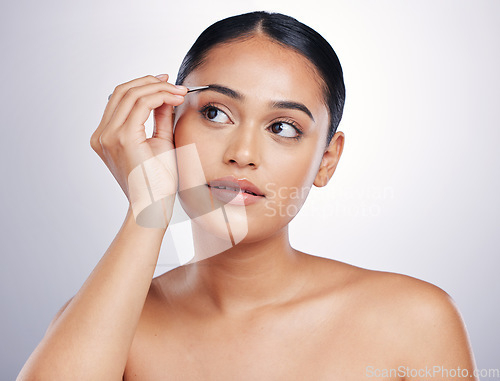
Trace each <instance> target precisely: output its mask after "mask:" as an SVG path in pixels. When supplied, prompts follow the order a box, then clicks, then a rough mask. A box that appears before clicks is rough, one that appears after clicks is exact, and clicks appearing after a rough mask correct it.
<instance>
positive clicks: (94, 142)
mask: <svg viewBox="0 0 500 381" xmlns="http://www.w3.org/2000/svg"><path fill="white" fill-rule="evenodd" d="M159 77H160V78H161V79H160V78H157V77H154V76H152V75H147V76H145V77H141V78H136V79H133V80H131V81H128V82H125V83H122V84H120V85H118V86H116V87H115V90H114V91H113V93H112V94H111V98H110V100H109V101H108V104H107V105H106V108H105V109H104V114H103V116H102V118H101V122H100V123H99V126H98V127H97V129H96V130H95V131H94V133H93V134H92V136H91V138H90V144H91V146H92V148H94V150H96V152H97V153H98V154H99V151H100V149H99V146H100V143H99V142H100V137H101V135H102V133H103V131H104V129H105V128H106V127H107V126H108V124H109V122H110V120H111V118H112V116H113V114H114V113H115V111H116V108H117V106H118V104H119V103H120V100H121V99H122V98H123V96H124V95H125V94H126V93H127V91H128V90H129V89H131V88H133V87H137V86H144V85H146V84H152V83H161V82H162V79H163V80H164V81H167V79H168V74H164V75H163V76H159Z"/></svg>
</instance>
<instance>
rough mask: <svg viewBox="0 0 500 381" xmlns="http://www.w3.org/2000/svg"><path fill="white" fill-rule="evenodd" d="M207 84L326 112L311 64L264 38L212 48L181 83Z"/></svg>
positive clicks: (319, 83)
mask: <svg viewBox="0 0 500 381" xmlns="http://www.w3.org/2000/svg"><path fill="white" fill-rule="evenodd" d="M207 83H221V84H224V85H227V86H229V87H231V88H234V89H235V90H238V91H240V92H242V93H243V94H245V95H248V96H249V97H256V98H259V99H262V100H264V99H268V98H272V99H280V98H284V99H293V100H295V101H299V102H303V103H305V104H306V105H308V107H311V108H312V109H314V110H315V111H316V112H317V113H321V112H322V108H325V109H326V106H325V105H324V96H323V81H322V79H321V76H320V75H319V74H318V72H317V70H316V68H315V67H314V65H313V64H312V63H311V62H310V61H309V60H308V59H307V58H306V57H304V56H303V55H301V54H299V53H298V52H296V51H295V50H293V49H291V48H288V47H284V46H282V45H280V44H278V43H277V42H275V41H273V40H271V39H270V38H268V37H265V36H260V35H258V36H254V37H252V38H249V39H245V40H238V41H234V42H230V43H225V44H220V45H217V46H215V47H214V48H212V49H211V50H210V51H209V53H208V54H207V56H206V58H205V60H204V61H203V62H202V64H201V65H200V66H199V67H198V68H196V69H195V70H193V72H191V73H190V74H189V75H188V76H187V78H186V80H185V81H184V85H188V86H189V85H203V84H207ZM313 113H314V111H313Z"/></svg>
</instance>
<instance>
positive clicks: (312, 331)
mask: <svg viewBox="0 0 500 381" xmlns="http://www.w3.org/2000/svg"><path fill="white" fill-rule="evenodd" d="M166 80H167V79H166V78H160V79H158V78H155V77H151V76H147V77H144V78H139V79H136V80H133V81H130V82H128V83H125V84H123V85H120V86H118V87H117V89H116V90H115V92H114V94H113V96H112V97H111V100H110V102H109V104H108V106H107V107H106V110H105V113H104V116H103V121H102V122H101V124H100V125H99V127H98V129H97V130H96V131H95V133H94V134H93V136H92V140H91V145H92V147H93V148H94V150H95V151H96V152H97V153H98V154H99V155H100V156H101V158H102V159H103V161H104V162H105V163H106V165H107V166H108V167H109V168H110V170H111V172H112V173H113V175H114V176H115V178H116V179H117V181H118V182H119V184H120V185H121V186H122V189H123V190H124V192H125V194H127V183H126V174H127V173H129V172H130V170H131V169H132V168H133V166H134V165H136V163H137V160H140V159H144V158H145V157H148V155H151V154H155V153H159V152H163V151H165V150H168V149H173V148H174V147H182V146H184V145H187V144H191V143H195V144H196V147H197V150H198V154H199V157H200V161H201V163H202V165H203V170H204V173H205V175H206V178H207V181H209V180H212V179H215V178H218V177H221V176H225V175H229V174H232V175H234V176H235V177H237V178H240V177H246V178H248V179H249V180H250V181H252V182H253V183H254V184H255V185H257V186H258V187H259V188H260V189H261V190H265V196H266V197H265V199H264V200H263V201H262V202H259V203H255V204H253V205H249V206H247V207H246V215H247V218H248V228H249V231H248V235H247V236H246V237H245V239H244V240H243V241H241V242H240V243H239V244H237V245H236V246H233V247H232V248H231V249H229V250H227V251H225V252H223V253H220V254H218V255H215V256H212V257H210V258H207V259H204V260H201V261H198V262H195V263H190V264H187V265H185V266H181V267H178V268H176V269H174V270H172V271H169V272H167V273H165V274H163V275H161V276H159V277H156V278H154V279H152V277H153V274H154V269H155V264H156V261H157V259H158V253H159V248H160V245H161V241H162V238H163V235H164V233H165V230H166V229H160V228H159V229H153V228H149V229H148V228H143V227H141V226H138V225H137V224H136V223H135V221H134V218H133V215H132V213H131V208H129V210H128V212H127V215H126V217H125V221H124V224H123V226H122V228H121V229H120V231H119V232H118V234H117V236H116V238H115V240H114V241H113V243H112V244H111V246H110V248H109V249H108V251H107V252H106V253H105V254H104V256H103V258H102V260H101V261H100V262H99V264H98V265H97V266H96V268H95V269H94V271H93V272H92V274H91V275H90V276H89V278H88V279H87V281H86V282H85V284H84V285H83V286H82V288H81V289H80V290H79V292H78V293H77V294H76V295H75V296H74V297H73V298H72V299H71V300H70V301H69V302H68V303H67V304H66V305H65V306H63V308H62V309H61V310H60V311H59V313H58V314H57V315H56V317H55V318H54V320H53V321H52V323H51V325H50V326H49V328H48V330H47V332H46V335H45V337H44V338H43V340H42V341H41V343H40V344H39V346H38V347H37V348H36V350H35V351H34V352H33V354H32V355H31V356H30V358H29V359H28V361H27V363H26V364H25V366H24V368H23V370H22V371H21V373H20V375H19V378H18V379H26V380H31V379H37V380H45V379H47V380H49V379H50V380H59V379H61V380H65V379H73V380H113V379H116V380H119V379H122V377H123V379H125V380H256V379H261V380H362V379H369V380H419V379H423V378H425V377H422V373H421V372H423V371H424V370H425V369H429V368H431V369H432V370H433V371H436V372H437V370H438V368H435V367H438V366H439V367H441V372H440V373H439V374H437V373H434V374H433V377H432V379H433V380H446V379H451V378H453V377H446V373H444V372H446V371H448V372H449V371H453V370H457V369H461V370H462V372H464V369H465V370H467V372H468V374H472V372H473V370H474V368H475V364H474V359H473V355H472V350H471V347H470V344H469V340H468V337H467V333H466V329H465V326H464V323H463V321H462V319H461V317H460V313H459V312H458V310H457V308H456V306H455V304H454V303H453V301H452V300H451V298H450V297H449V296H448V295H447V294H446V293H445V292H444V291H442V290H441V289H440V288H438V287H436V286H434V285H431V284H429V283H426V282H424V281H420V280H417V279H414V278H411V277H408V276H404V275H400V274H393V273H387V272H378V271H371V270H365V269H361V268H358V267H355V266H351V265H348V264H345V263H342V262H338V261H335V260H330V259H326V258H321V257H316V256H313V255H310V254H307V253H303V252H300V251H297V250H295V249H293V248H292V247H291V245H290V243H289V238H288V223H289V222H290V220H291V219H292V218H293V217H294V215H295V214H294V213H280V211H282V210H292V211H296V210H298V208H300V206H301V205H302V204H303V202H304V201H305V198H306V196H307V191H308V189H309V188H311V187H312V185H313V184H314V185H315V186H317V187H321V186H325V185H326V184H327V183H328V182H329V180H330V178H331V177H332V175H333V173H334V172H335V169H336V167H337V164H338V161H339V159H340V157H341V154H342V150H343V146H344V139H345V136H344V134H343V133H342V132H340V131H339V132H337V133H336V134H335V136H334V137H333V139H332V141H331V143H330V144H329V145H328V146H327V147H325V141H326V134H327V129H328V113H327V108H326V106H325V105H324V103H323V101H322V99H323V98H322V93H321V78H320V77H319V76H318V74H317V73H316V71H315V69H314V67H313V66H312V65H311V64H310V63H309V61H308V60H307V59H306V58H304V57H302V56H301V55H299V54H298V53H296V52H294V51H292V50H290V49H287V48H284V47H281V46H279V45H277V44H276V43H274V42H272V41H271V40H269V39H268V38H267V37H264V36H260V35H257V36H255V37H253V38H251V39H247V40H244V41H239V42H233V43H231V44H224V45H221V46H219V47H216V48H214V49H212V50H211V52H210V53H209V55H208V57H207V59H206V60H205V62H204V64H203V65H201V66H200V67H198V68H197V69H196V70H195V71H193V72H192V73H191V74H190V75H189V76H188V77H187V78H186V81H185V83H184V84H185V85H186V86H190V85H204V84H219V85H223V86H225V87H227V88H230V89H232V90H234V91H237V92H238V93H240V94H241V95H242V96H243V97H241V98H240V99H235V98H234V97H231V96H228V95H227V94H222V93H220V92H216V91H212V90H210V91H200V92H198V93H193V94H190V95H188V96H186V97H183V96H184V95H185V94H186V89H185V88H183V87H181V88H177V87H174V86H173V85H171V84H169V83H167V82H166ZM176 95H180V97H176ZM282 100H287V101H294V102H300V103H302V104H304V105H305V106H306V107H307V108H308V109H309V110H310V111H311V113H312V116H313V119H314V120H312V119H311V118H310V117H309V116H307V115H306V113H304V112H303V111H300V110H296V109H276V108H275V107H272V102H273V101H282ZM207 104H209V105H211V106H210V107H215V108H216V109H213V108H212V109H210V112H201V110H202V109H203V108H204V107H206V105H207ZM174 106H175V107H176V109H175V114H173V107H174ZM151 110H154V115H155V131H154V136H153V138H151V140H147V139H146V138H145V134H143V133H142V131H144V122H145V121H146V120H147V116H148V115H149V113H150V111H151ZM217 110H218V111H217ZM127 115H128V116H127ZM279 121H282V122H283V123H288V125H280V126H281V127H282V129H281V130H280V128H278V129H276V128H274V127H276V125H274V127H273V128H270V127H272V126H273V124H274V123H276V122H279ZM290 122H293V124H294V125H295V126H296V127H297V128H299V129H300V130H301V131H302V132H303V134H302V135H301V138H300V139H298V140H295V139H293V138H291V136H294V131H295V130H294V129H293V127H292V126H291V125H289V123H290ZM172 123H175V134H174V135H172V126H173V124H172ZM155 139H156V140H155ZM184 175H185V174H184ZM182 176H183V174H182V173H179V178H180V181H182ZM297 189H306V192H296V190H297ZM278 191H279V192H278ZM127 196H128V195H127ZM290 205H292V206H294V207H290ZM283 208H284V209H283ZM273 212H274V213H273ZM329 238H330V237H325V240H326V239H329ZM415 372H420V374H417V375H416V377H414V376H412V375H411V374H412V373H413V374H414V375H415ZM396 373H397V374H396ZM424 376H425V375H424ZM427 377H428V375H427ZM428 378H429V377H428ZM469 379H472V380H475V379H476V378H473V377H471V378H469Z"/></svg>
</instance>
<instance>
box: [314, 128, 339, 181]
mask: <svg viewBox="0 0 500 381" xmlns="http://www.w3.org/2000/svg"><path fill="white" fill-rule="evenodd" d="M344 139H345V136H344V133H343V132H342V131H338V132H336V133H335V135H334V136H333V137H332V140H331V141H330V144H329V145H328V148H327V149H326V150H325V152H324V154H323V158H322V159H321V164H320V167H319V169H318V173H317V175H316V178H315V179H314V182H313V184H314V185H315V186H317V187H318V188H320V187H324V186H325V185H326V184H328V182H329V181H330V179H331V177H332V176H333V173H334V172H335V169H336V168H337V164H338V162H339V160H340V156H341V155H342V151H343V150H344Z"/></svg>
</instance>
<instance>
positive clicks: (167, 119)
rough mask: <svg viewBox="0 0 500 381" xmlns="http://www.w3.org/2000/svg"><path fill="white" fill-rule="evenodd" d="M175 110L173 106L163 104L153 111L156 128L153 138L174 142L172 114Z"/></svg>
mask: <svg viewBox="0 0 500 381" xmlns="http://www.w3.org/2000/svg"><path fill="white" fill-rule="evenodd" d="M173 110H174V108H173V107H172V106H171V105H167V104H163V105H161V106H160V107H158V108H155V109H154V111H153V114H154V128H153V136H152V137H153V138H158V139H163V140H168V141H171V142H173V131H172V124H173V123H172V113H173Z"/></svg>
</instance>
